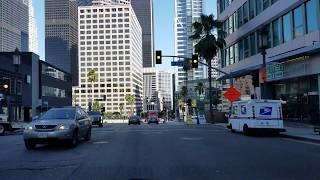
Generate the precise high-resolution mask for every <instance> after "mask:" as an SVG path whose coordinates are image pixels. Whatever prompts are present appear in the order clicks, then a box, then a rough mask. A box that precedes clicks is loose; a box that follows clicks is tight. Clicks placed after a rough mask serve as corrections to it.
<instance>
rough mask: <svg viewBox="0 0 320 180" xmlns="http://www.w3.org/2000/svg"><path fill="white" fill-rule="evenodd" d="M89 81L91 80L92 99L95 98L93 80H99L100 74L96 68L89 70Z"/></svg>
mask: <svg viewBox="0 0 320 180" xmlns="http://www.w3.org/2000/svg"><path fill="white" fill-rule="evenodd" d="M87 77H88V81H89V82H91V101H92V100H93V82H97V81H98V74H97V73H96V71H95V70H94V69H91V70H90V71H89V72H88V75H87Z"/></svg>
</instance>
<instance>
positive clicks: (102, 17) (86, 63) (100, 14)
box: [74, 3, 143, 114]
mask: <svg viewBox="0 0 320 180" xmlns="http://www.w3.org/2000/svg"><path fill="white" fill-rule="evenodd" d="M78 17H79V18H78V19H79V21H78V23H79V60H80V64H79V72H80V77H79V82H80V83H79V87H78V88H74V93H75V97H76V99H77V100H76V104H77V105H80V106H81V107H83V108H85V109H87V108H88V103H89V101H90V99H92V101H95V100H98V99H102V98H103V97H106V98H105V100H103V101H100V104H101V105H102V106H103V107H105V110H106V112H120V109H119V106H120V104H123V105H124V107H125V109H126V112H127V113H129V112H130V107H131V105H129V104H128V103H127V101H126V100H125V96H126V95H133V96H135V104H134V109H135V113H137V114H139V112H142V101H143V72H142V71H141V70H142V29H141V26H140V24H139V21H138V19H137V17H136V15H135V13H134V11H133V8H132V6H131V5H130V4H126V3H119V4H116V3H110V4H105V3H103V4H94V5H92V6H82V7H79V9H78ZM92 69H93V70H95V72H96V73H97V76H98V81H97V82H93V83H91V82H89V81H88V72H89V71H90V70H92ZM92 86H93V87H92ZM91 90H93V92H91Z"/></svg>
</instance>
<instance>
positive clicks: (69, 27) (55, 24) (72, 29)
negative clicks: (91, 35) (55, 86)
mask: <svg viewBox="0 0 320 180" xmlns="http://www.w3.org/2000/svg"><path fill="white" fill-rule="evenodd" d="M77 11H78V10H77V2H76V1H69V0H45V33H46V40H45V52H46V61H47V62H49V63H50V64H53V65H54V66H56V67H58V68H60V69H62V70H64V71H66V72H68V73H71V74H72V84H73V85H77V84H78V46H77V42H78V23H77V21H78V20H77V16H78V15H77Z"/></svg>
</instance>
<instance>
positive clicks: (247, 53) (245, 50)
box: [243, 37, 250, 58]
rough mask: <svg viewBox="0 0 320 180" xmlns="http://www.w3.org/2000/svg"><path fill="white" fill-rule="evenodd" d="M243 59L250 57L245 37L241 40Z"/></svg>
mask: <svg viewBox="0 0 320 180" xmlns="http://www.w3.org/2000/svg"><path fill="white" fill-rule="evenodd" d="M243 49H244V58H247V57H249V56H250V48H249V37H245V38H244V40H243Z"/></svg>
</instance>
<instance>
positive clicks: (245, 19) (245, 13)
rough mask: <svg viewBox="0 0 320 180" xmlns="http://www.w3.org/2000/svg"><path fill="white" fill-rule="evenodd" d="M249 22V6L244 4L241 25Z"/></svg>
mask: <svg viewBox="0 0 320 180" xmlns="http://www.w3.org/2000/svg"><path fill="white" fill-rule="evenodd" d="M248 21H249V4H248V2H245V3H244V4H243V24H245V23H246V22H248Z"/></svg>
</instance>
